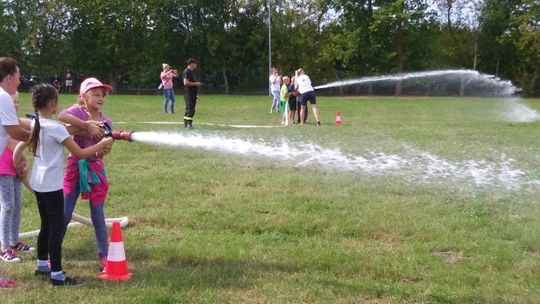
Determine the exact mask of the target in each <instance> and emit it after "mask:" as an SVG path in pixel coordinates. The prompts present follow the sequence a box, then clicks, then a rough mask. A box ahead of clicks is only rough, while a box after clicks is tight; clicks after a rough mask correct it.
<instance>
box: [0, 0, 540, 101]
mask: <svg viewBox="0 0 540 304" xmlns="http://www.w3.org/2000/svg"><path fill="white" fill-rule="evenodd" d="M0 12H1V13H2V14H1V15H0V18H1V19H0V56H11V57H14V58H16V59H17V60H18V61H19V64H20V67H21V71H22V73H23V74H26V75H29V74H31V75H38V76H41V77H49V76H52V75H55V74H58V75H62V74H63V72H64V71H65V70H66V69H67V68H69V69H71V70H72V71H73V72H75V74H76V75H78V76H79V77H84V76H87V75H93V76H97V77H99V78H101V79H103V80H105V81H108V82H110V83H111V84H112V85H113V86H114V87H115V89H116V90H127V89H130V88H154V87H157V81H159V76H158V75H159V73H160V67H161V63H164V62H165V63H169V64H170V65H171V66H173V67H175V68H177V69H183V68H184V66H185V61H186V59H187V58H189V57H195V58H197V59H199V61H200V71H199V77H200V78H201V79H202V80H203V81H204V83H205V87H204V90H205V91H207V92H216V93H218V92H219V93H227V94H228V93H231V92H235V93H240V92H265V91H266V90H267V89H268V75H269V71H268V59H269V58H268V21H269V16H271V18H270V22H271V28H272V62H273V65H274V66H275V67H277V68H278V69H279V70H280V71H282V73H284V74H290V73H292V71H294V70H295V69H296V68H298V67H302V68H304V70H305V71H306V72H308V73H309V75H310V77H311V78H312V79H313V80H314V81H315V82H316V83H317V84H323V83H326V82H331V81H336V80H339V79H347V78H354V77H359V76H374V75H382V74H387V73H400V72H408V71H426V70H433V69H445V68H453V69H455V68H460V69H474V70H478V71H480V72H483V73H488V74H493V75H496V76H498V77H501V78H504V79H509V80H511V81H513V82H514V84H516V85H517V86H519V87H520V88H522V89H523V92H524V94H526V95H536V96H538V95H540V81H539V76H540V2H539V1H538V0H467V1H465V0H357V1H353V0H144V1H143V0H129V1H128V0H94V1H87V0H0ZM399 93H400V88H399V85H397V86H396V94H399Z"/></svg>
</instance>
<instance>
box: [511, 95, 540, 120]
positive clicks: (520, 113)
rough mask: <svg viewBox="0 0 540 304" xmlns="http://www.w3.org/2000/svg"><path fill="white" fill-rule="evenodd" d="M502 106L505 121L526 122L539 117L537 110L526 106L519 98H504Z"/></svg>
mask: <svg viewBox="0 0 540 304" xmlns="http://www.w3.org/2000/svg"><path fill="white" fill-rule="evenodd" d="M504 107H505V109H504V119H505V120H506V121H509V122H518V123H526V122H534V121H537V120H539V119H540V114H539V113H538V111H536V110H533V109H531V108H529V107H527V106H526V105H524V104H523V103H521V102H520V100H519V99H516V98H515V99H507V100H504Z"/></svg>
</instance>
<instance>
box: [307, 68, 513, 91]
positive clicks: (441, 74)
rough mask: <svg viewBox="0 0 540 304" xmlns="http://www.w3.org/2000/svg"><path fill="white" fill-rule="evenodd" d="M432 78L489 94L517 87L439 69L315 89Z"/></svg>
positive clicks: (474, 74)
mask: <svg viewBox="0 0 540 304" xmlns="http://www.w3.org/2000/svg"><path fill="white" fill-rule="evenodd" d="M421 78H434V79H438V80H441V81H445V79H446V80H448V79H453V80H456V79H458V80H461V81H462V85H463V86H464V87H465V86H472V85H474V86H475V87H477V88H484V90H486V92H487V93H488V94H489V95H494V96H511V95H514V94H516V93H517V92H518V91H519V89H518V88H517V87H516V86H514V85H513V84H512V82H510V81H508V80H502V79H500V78H498V77H496V76H493V75H487V74H481V73H479V72H478V71H473V70H441V71H427V72H413V73H402V74H392V75H382V76H372V77H362V78H357V79H349V80H342V81H336V82H331V83H328V84H325V85H321V86H317V87H315V89H316V90H320V89H327V88H334V87H342V86H349V85H354V84H366V83H374V82H384V81H400V80H401V81H402V80H408V79H421Z"/></svg>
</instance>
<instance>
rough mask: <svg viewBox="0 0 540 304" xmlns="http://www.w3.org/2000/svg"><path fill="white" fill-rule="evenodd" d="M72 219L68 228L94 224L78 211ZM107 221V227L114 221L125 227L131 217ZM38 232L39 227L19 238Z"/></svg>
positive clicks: (35, 234) (31, 235) (34, 234)
mask: <svg viewBox="0 0 540 304" xmlns="http://www.w3.org/2000/svg"><path fill="white" fill-rule="evenodd" d="M72 220H73V222H71V223H69V224H68V228H72V227H79V226H82V225H87V226H93V224H92V220H91V219H90V218H87V217H84V216H82V215H78V214H77V213H73V217H72ZM105 222H106V224H107V228H111V227H112V224H113V223H114V222H120V227H122V228H124V227H126V226H127V225H128V224H129V219H128V217H127V216H124V217H118V218H109V219H105ZM38 234H39V229H38V230H33V231H29V232H23V233H20V234H19V238H21V239H22V238H29V237H36V236H37V235H38Z"/></svg>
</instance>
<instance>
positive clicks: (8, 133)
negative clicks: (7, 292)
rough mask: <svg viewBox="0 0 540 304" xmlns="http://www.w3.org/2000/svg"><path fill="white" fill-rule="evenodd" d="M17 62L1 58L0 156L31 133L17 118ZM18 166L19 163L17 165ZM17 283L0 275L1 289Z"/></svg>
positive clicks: (18, 80)
mask: <svg viewBox="0 0 540 304" xmlns="http://www.w3.org/2000/svg"><path fill="white" fill-rule="evenodd" d="M20 76H21V74H20V72H19V66H18V64H17V61H16V60H15V59H13V58H10V57H1V58H0V154H1V153H3V152H4V149H5V148H6V145H7V143H8V139H9V137H11V138H13V139H15V140H28V137H29V136H30V132H29V131H28V130H26V129H24V128H23V127H22V126H21V123H20V122H19V119H18V118H17V114H16V112H15V105H14V104H13V98H12V97H11V95H14V94H15V93H16V92H17V87H18V86H19V84H20ZM15 165H16V166H18V165H19V164H18V163H15ZM16 286H17V283H16V282H15V281H13V280H9V279H7V278H5V277H3V276H2V275H0V288H13V287H16Z"/></svg>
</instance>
